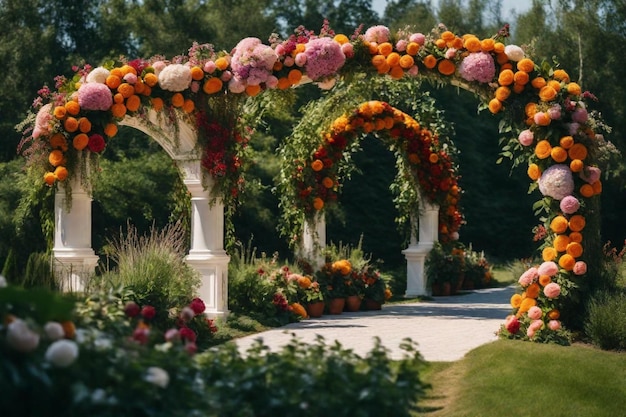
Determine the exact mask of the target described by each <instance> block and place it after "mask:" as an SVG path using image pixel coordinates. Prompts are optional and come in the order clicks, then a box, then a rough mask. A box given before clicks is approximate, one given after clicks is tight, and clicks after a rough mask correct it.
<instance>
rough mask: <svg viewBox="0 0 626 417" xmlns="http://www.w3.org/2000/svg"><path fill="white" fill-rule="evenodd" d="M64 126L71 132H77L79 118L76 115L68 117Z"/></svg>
mask: <svg viewBox="0 0 626 417" xmlns="http://www.w3.org/2000/svg"><path fill="white" fill-rule="evenodd" d="M63 128H64V129H65V131H67V132H70V133H73V132H76V131H77V130H78V120H76V118H75V117H71V116H70V117H68V118H67V119H65V121H64V122H63Z"/></svg>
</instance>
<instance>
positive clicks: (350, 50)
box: [341, 42, 354, 58]
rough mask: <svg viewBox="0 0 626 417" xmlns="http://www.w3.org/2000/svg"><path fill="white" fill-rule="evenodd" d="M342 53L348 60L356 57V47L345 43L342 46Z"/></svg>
mask: <svg viewBox="0 0 626 417" xmlns="http://www.w3.org/2000/svg"><path fill="white" fill-rule="evenodd" d="M341 52H343V54H344V55H345V56H346V58H352V57H353V56H354V46H353V45H352V44H351V43H350V42H347V43H344V44H342V45H341Z"/></svg>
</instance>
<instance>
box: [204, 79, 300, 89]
mask: <svg viewBox="0 0 626 417" xmlns="http://www.w3.org/2000/svg"><path fill="white" fill-rule="evenodd" d="M205 85H206V84H205ZM291 85H292V84H291V82H290V81H289V79H288V78H287V77H280V78H279V79H278V84H277V87H278V89H279V90H286V89H288V88H289V87H291Z"/></svg>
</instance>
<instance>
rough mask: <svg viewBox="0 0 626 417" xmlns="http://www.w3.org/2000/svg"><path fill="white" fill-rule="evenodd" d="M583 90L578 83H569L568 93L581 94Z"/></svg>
mask: <svg viewBox="0 0 626 417" xmlns="http://www.w3.org/2000/svg"><path fill="white" fill-rule="evenodd" d="M582 92H583V90H582V88H580V86H579V85H578V84H576V83H569V84H567V93H568V94H570V95H572V96H579V95H581V94H582Z"/></svg>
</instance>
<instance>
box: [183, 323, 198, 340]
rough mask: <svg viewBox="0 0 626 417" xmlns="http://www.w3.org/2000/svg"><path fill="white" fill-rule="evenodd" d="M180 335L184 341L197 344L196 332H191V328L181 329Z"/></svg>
mask: <svg viewBox="0 0 626 417" xmlns="http://www.w3.org/2000/svg"><path fill="white" fill-rule="evenodd" d="M179 333H180V338H181V339H182V340H184V341H188V342H193V343H195V342H196V337H197V336H196V332H194V331H193V330H191V329H190V328H189V327H181V328H180V330H179Z"/></svg>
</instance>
